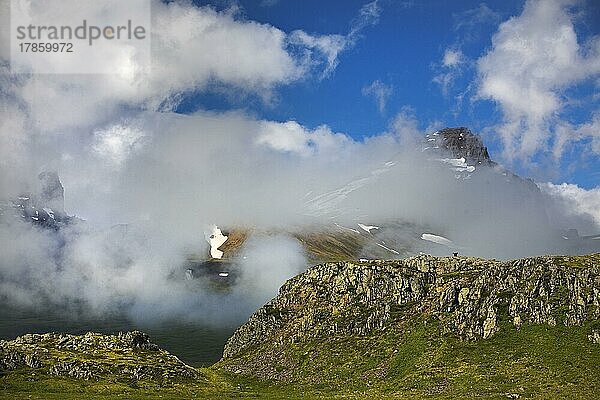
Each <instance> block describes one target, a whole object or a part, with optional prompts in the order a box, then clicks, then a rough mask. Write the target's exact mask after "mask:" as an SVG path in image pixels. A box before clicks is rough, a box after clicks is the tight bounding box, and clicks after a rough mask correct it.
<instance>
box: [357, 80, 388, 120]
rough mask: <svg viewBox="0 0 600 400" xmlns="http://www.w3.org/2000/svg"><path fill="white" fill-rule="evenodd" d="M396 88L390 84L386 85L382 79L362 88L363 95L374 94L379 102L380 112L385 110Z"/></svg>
mask: <svg viewBox="0 0 600 400" xmlns="http://www.w3.org/2000/svg"><path fill="white" fill-rule="evenodd" d="M393 91H394V89H393V87H392V86H390V85H386V84H385V83H383V82H381V81H380V80H376V81H374V82H372V83H371V84H370V85H368V86H365V87H363V88H362V94H363V96H372V97H373V98H374V99H375V102H376V103H377V108H378V109H379V112H380V113H383V112H384V111H385V107H386V105H387V102H388V99H389V98H390V96H391V95H392V93H393Z"/></svg>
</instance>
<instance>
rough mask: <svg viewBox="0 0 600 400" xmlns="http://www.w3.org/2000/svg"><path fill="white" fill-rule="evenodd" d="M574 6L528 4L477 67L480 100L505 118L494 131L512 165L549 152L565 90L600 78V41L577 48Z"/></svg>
mask: <svg viewBox="0 0 600 400" xmlns="http://www.w3.org/2000/svg"><path fill="white" fill-rule="evenodd" d="M573 5H574V2H571V1H561V0H547V1H533V0H529V1H527V2H526V3H525V7H524V9H523V12H522V14H521V15H519V16H516V17H512V18H510V19H509V20H507V21H505V22H503V23H502V24H500V26H499V28H498V31H497V32H496V33H495V34H494V36H493V38H492V47H491V49H490V51H489V52H488V53H487V54H485V55H484V56H482V57H481V58H479V60H478V61H477V72H478V77H479V78H478V89H477V90H478V96H479V98H482V99H489V100H492V101H494V102H495V103H496V104H497V105H498V106H499V107H500V109H501V110H502V112H503V115H504V121H503V123H502V124H500V125H499V126H497V127H496V128H495V130H496V132H497V133H498V134H499V135H500V137H501V139H502V142H503V144H504V156H505V157H506V158H507V159H509V160H510V159H513V158H519V159H522V160H527V159H528V158H529V157H531V156H533V155H534V154H536V153H538V152H546V151H548V150H549V144H550V143H551V142H552V139H554V135H555V134H554V133H553V132H554V131H555V129H554V128H555V127H556V125H557V123H558V122H560V120H559V118H558V115H559V113H560V112H561V110H562V109H563V107H564V101H563V99H562V94H563V92H564V90H566V89H567V88H569V87H572V86H573V85H575V84H577V83H579V82H581V81H583V80H586V79H589V78H593V77H597V76H598V75H599V74H600V37H598V36H594V37H591V38H589V40H588V42H587V43H585V44H582V43H580V42H579V39H578V37H577V33H576V30H575V26H574V23H573V21H574V19H575V14H574V13H573V12H572V6H573ZM568 141H569V140H568V139H566V138H564V137H563V139H562V140H561V143H562V144H565V143H566V142H568ZM555 152H557V150H555ZM558 152H559V153H560V151H558Z"/></svg>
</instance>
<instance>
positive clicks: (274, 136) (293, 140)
mask: <svg viewBox="0 0 600 400" xmlns="http://www.w3.org/2000/svg"><path fill="white" fill-rule="evenodd" d="M256 143H257V144H259V145H264V146H267V147H269V148H271V149H273V150H276V151H280V152H284V153H295V154H298V155H301V156H309V155H312V154H316V153H320V152H326V151H328V150H331V151H335V150H339V149H341V148H343V147H345V146H346V145H349V144H351V143H352V140H351V139H350V138H349V137H348V136H346V135H344V134H341V133H334V132H332V131H331V130H330V129H329V128H328V127H327V126H320V127H317V128H316V129H314V130H312V131H311V130H308V129H306V128H305V127H303V126H302V125H300V124H299V123H298V122H296V121H287V122H281V123H279V122H272V121H262V122H261V123H260V131H259V134H258V136H257V138H256Z"/></svg>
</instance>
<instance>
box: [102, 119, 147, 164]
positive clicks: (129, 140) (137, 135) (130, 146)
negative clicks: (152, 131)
mask: <svg viewBox="0 0 600 400" xmlns="http://www.w3.org/2000/svg"><path fill="white" fill-rule="evenodd" d="M143 137H144V133H143V132H142V131H141V130H140V129H139V128H137V127H135V126H131V125H123V124H117V125H113V126H111V127H109V128H107V129H103V130H97V131H96V132H94V144H93V150H94V152H96V154H98V156H100V157H101V158H103V159H105V160H107V161H108V162H110V163H112V164H114V165H115V166H120V165H121V164H122V163H123V162H124V161H126V160H127V158H128V157H129V155H130V154H131V153H132V152H134V151H136V149H139V148H140V147H141V145H142V139H143Z"/></svg>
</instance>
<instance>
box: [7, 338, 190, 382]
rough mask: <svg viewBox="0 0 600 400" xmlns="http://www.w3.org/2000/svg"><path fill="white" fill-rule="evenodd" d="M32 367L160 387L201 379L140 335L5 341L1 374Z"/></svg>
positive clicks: (47, 372) (60, 374) (43, 371)
mask: <svg viewBox="0 0 600 400" xmlns="http://www.w3.org/2000/svg"><path fill="white" fill-rule="evenodd" d="M23 368H31V369H32V370H33V371H35V372H34V374H35V373H37V374H39V375H50V376H57V377H69V378H75V379H81V380H100V379H102V378H105V377H106V376H110V377H112V378H114V379H121V380H124V381H150V382H155V383H159V384H170V383H173V382H190V381H195V380H198V379H199V378H200V377H201V375H200V374H199V373H198V371H197V370H195V369H194V368H192V367H190V366H188V365H186V364H184V363H183V362H182V361H180V360H179V359H178V358H177V357H175V356H174V355H172V354H169V353H168V352H166V351H164V350H161V349H159V348H158V346H157V345H156V344H153V343H151V342H150V339H149V337H148V335H146V334H145V333H142V332H139V331H133V332H126V333H119V334H118V335H101V334H97V333H91V332H90V333H87V334H85V335H82V336H76V335H68V334H60V333H47V334H27V335H23V336H20V337H17V338H16V339H14V340H11V341H6V340H0V371H2V372H4V373H6V372H7V371H15V370H19V369H23Z"/></svg>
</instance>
